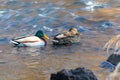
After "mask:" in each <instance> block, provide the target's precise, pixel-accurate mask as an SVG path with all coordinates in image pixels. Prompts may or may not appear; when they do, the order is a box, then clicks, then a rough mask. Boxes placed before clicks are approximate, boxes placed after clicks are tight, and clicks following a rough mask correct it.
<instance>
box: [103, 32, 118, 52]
mask: <svg viewBox="0 0 120 80" xmlns="http://www.w3.org/2000/svg"><path fill="white" fill-rule="evenodd" d="M119 48H120V34H119V35H117V36H114V37H112V38H111V39H110V40H109V41H108V42H107V43H106V44H105V46H104V47H103V49H104V50H107V53H109V50H110V49H112V50H114V52H117V51H119Z"/></svg>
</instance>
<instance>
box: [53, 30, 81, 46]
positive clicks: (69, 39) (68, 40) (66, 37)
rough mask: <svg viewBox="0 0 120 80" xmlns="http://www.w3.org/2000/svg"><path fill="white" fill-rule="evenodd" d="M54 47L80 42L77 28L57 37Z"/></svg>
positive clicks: (54, 40)
mask: <svg viewBox="0 0 120 80" xmlns="http://www.w3.org/2000/svg"><path fill="white" fill-rule="evenodd" d="M52 41H53V45H71V44H72V43H77V42H79V41H80V36H79V33H78V30H77V29H76V28H71V29H69V31H66V32H63V33H61V34H57V35H55V37H54V39H53V40H52Z"/></svg>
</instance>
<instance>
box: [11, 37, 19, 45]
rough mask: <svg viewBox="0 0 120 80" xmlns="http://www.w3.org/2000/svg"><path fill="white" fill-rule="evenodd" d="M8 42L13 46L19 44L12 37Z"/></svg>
mask: <svg viewBox="0 0 120 80" xmlns="http://www.w3.org/2000/svg"><path fill="white" fill-rule="evenodd" d="M10 43H12V44H14V45H15V46H17V45H19V44H20V42H17V41H15V40H14V39H12V40H10Z"/></svg>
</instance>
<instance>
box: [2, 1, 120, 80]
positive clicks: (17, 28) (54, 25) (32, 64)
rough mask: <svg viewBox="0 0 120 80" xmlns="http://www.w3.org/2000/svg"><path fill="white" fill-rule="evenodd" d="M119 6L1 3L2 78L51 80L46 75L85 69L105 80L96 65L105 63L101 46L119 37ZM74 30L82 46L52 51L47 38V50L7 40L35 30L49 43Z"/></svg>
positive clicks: (115, 3) (101, 3) (108, 3)
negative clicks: (57, 36) (64, 69)
mask: <svg viewBox="0 0 120 80" xmlns="http://www.w3.org/2000/svg"><path fill="white" fill-rule="evenodd" d="M119 4H120V0H106V1H105V0H60V1H57V0H49V1H48V0H41V1H39V0H1V1H0V61H1V62H3V63H2V64H1V63H0V70H1V72H0V79H2V80H49V76H50V73H52V72H55V71H58V70H59V69H62V68H76V67H79V66H86V67H87V68H90V69H92V70H93V71H94V72H95V73H96V75H97V76H98V78H100V80H105V77H106V76H107V75H106V73H105V72H104V71H103V74H101V71H100V69H99V67H98V65H99V63H100V62H101V61H102V60H105V59H106V54H104V52H103V51H102V47H103V45H104V44H105V42H106V41H107V40H109V39H110V38H111V37H112V36H113V35H116V34H119V33H120V29H119V28H120V24H119V23H120V5H119ZM72 27H76V28H77V29H78V31H79V33H80V34H81V39H82V40H81V44H78V45H76V44H75V45H72V46H69V47H59V48H54V47H52V43H51V41H50V40H49V41H48V46H47V47H46V49H36V48H25V49H24V48H20V49H19V48H15V47H12V46H11V45H10V44H9V40H10V39H11V38H15V37H20V36H28V35H34V34H35V32H36V31H37V30H43V31H44V32H45V33H46V34H47V35H48V36H49V37H50V38H51V39H52V37H53V36H54V35H56V34H58V33H60V32H62V31H64V30H68V29H69V28H72ZM97 56H99V59H96V58H97ZM91 62H92V63H91ZM105 75H106V76H105Z"/></svg>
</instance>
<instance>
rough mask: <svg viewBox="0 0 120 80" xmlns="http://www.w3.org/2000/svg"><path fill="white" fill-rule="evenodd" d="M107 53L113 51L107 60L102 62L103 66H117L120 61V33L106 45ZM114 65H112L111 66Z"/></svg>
mask: <svg viewBox="0 0 120 80" xmlns="http://www.w3.org/2000/svg"><path fill="white" fill-rule="evenodd" d="M104 50H106V51H107V53H112V54H110V56H109V57H108V58H107V60H106V61H104V62H102V63H101V66H102V68H104V67H106V66H110V67H112V66H113V67H112V68H115V66H116V65H117V64H118V63H119V62H120V35H117V36H114V37H112V38H111V39H110V40H109V41H108V42H107V43H106V44H105V46H104ZM111 65H112V66H111Z"/></svg>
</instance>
